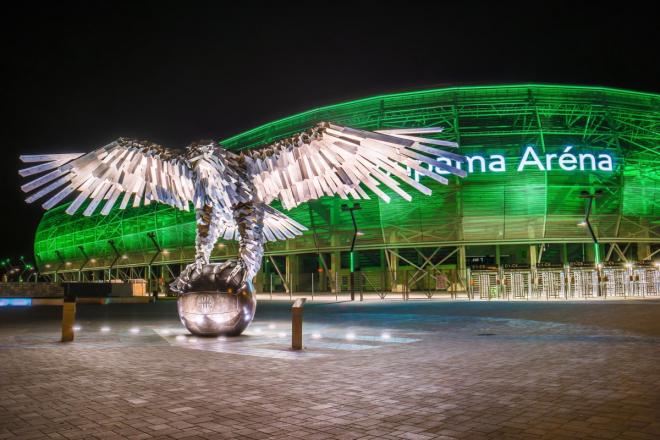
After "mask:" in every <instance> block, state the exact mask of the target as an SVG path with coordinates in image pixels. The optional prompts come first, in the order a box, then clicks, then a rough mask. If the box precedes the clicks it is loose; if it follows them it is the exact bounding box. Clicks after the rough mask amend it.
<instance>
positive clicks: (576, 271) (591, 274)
mask: <svg viewBox="0 0 660 440" xmlns="http://www.w3.org/2000/svg"><path fill="white" fill-rule="evenodd" d="M568 277H569V283H568V285H569V290H568V297H569V298H597V297H598V296H599V289H598V271H597V270H596V269H595V268H593V267H580V266H578V267H570V269H569V272H568Z"/></svg>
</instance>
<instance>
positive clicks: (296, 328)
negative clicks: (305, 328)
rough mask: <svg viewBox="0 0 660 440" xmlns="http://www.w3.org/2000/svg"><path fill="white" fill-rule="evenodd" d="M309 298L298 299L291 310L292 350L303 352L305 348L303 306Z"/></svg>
mask: <svg viewBox="0 0 660 440" xmlns="http://www.w3.org/2000/svg"><path fill="white" fill-rule="evenodd" d="M306 300H307V298H298V299H297V300H296V302H294V303H293V307H292V308H291V348H292V349H293V350H302V348H303V342H302V341H303V332H302V324H303V305H304V304H305V301H306Z"/></svg>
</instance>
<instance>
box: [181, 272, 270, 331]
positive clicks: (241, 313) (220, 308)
mask: <svg viewBox="0 0 660 440" xmlns="http://www.w3.org/2000/svg"><path fill="white" fill-rule="evenodd" d="M233 267H234V265H233V264H231V265H229V266H225V267H222V265H221V264H207V265H205V266H204V267H203V269H202V273H201V274H199V275H197V276H193V277H192V278H191V279H190V283H189V287H188V288H187V289H186V292H185V293H183V294H182V295H181V296H179V299H178V301H177V306H178V310H179V318H180V319H181V322H182V323H183V325H184V326H185V327H186V328H187V329H188V331H190V333H192V334H194V335H198V336H219V335H226V336H238V335H240V334H241V333H242V332H243V330H245V329H246V328H247V326H248V325H250V322H252V318H254V312H255V311H256V309H257V297H256V294H255V290H254V286H253V285H252V283H251V282H249V281H248V282H245V283H240V282H238V281H237V280H236V279H231V280H227V276H228V275H229V273H230V272H231V270H232V269H233Z"/></svg>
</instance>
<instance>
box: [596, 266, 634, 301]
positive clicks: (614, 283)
mask: <svg viewBox="0 0 660 440" xmlns="http://www.w3.org/2000/svg"><path fill="white" fill-rule="evenodd" d="M602 271H603V288H602V289H601V290H602V293H603V295H605V296H626V295H630V293H629V292H630V273H629V272H630V271H629V270H628V269H626V268H621V267H616V266H606V267H604V268H603V269H602Z"/></svg>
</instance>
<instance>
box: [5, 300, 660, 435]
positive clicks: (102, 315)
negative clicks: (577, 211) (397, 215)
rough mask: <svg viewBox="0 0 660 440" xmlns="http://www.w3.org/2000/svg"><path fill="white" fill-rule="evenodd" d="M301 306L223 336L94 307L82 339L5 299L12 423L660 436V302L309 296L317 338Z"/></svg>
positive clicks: (182, 431)
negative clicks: (298, 311)
mask: <svg viewBox="0 0 660 440" xmlns="http://www.w3.org/2000/svg"><path fill="white" fill-rule="evenodd" d="M288 307H289V305H288V304H285V303H281V302H279V303H268V302H264V301H262V302H260V305H259V307H258V310H257V316H256V319H255V321H254V323H253V324H252V325H251V326H250V328H249V329H248V331H247V334H245V335H244V336H241V337H238V338H211V339H209V338H196V337H192V336H190V335H187V334H186V333H185V331H183V329H182V328H181V327H180V325H179V323H178V319H177V317H176V307H175V304H174V303H172V302H167V303H165V302H163V303H159V304H155V305H154V304H143V305H109V306H99V305H84V306H83V305H79V306H78V308H79V313H78V318H79V319H78V321H77V322H78V324H79V325H80V327H81V328H80V330H79V331H78V332H77V335H76V341H75V342H73V343H70V344H61V343H58V342H57V339H58V336H59V333H58V332H59V323H58V320H57V319H58V314H59V310H58V308H57V307H40V308H35V307H33V308H29V309H27V308H26V309H4V310H0V366H1V367H0V439H42V438H43V439H88V438H89V439H124V438H126V439H223V438H235V439H318V440H321V439H430V438H435V439H576V438H586V439H658V438H660V331H658V322H659V321H660V301H651V300H649V301H639V302H634V303H630V302H628V303H625V304H622V303H610V302H608V303H599V304H596V303H576V304H569V303H543V304H540V303H495V304H488V303H460V302H459V303H455V302H454V303H447V302H441V301H419V302H407V303H402V302H373V303H364V304H349V303H337V304H308V305H307V306H306V310H305V345H306V350H305V351H303V352H292V351H290V350H288V348H287V347H288V345H289V344H290V320H289V309H288ZM608 318H609V319H608ZM102 330H105V331H102Z"/></svg>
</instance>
